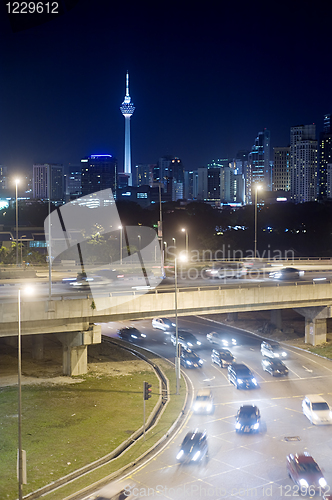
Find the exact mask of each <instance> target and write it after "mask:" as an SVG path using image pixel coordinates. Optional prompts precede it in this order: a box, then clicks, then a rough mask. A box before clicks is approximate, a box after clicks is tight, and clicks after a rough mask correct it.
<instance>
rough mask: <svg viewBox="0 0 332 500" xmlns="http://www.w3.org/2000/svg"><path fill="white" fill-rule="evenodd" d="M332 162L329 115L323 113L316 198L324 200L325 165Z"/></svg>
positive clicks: (325, 194)
mask: <svg viewBox="0 0 332 500" xmlns="http://www.w3.org/2000/svg"><path fill="white" fill-rule="evenodd" d="M331 163H332V128H331V115H330V114H326V115H324V130H323V132H321V134H320V137H319V174H318V199H319V200H324V199H325V198H326V197H329V196H328V192H327V184H328V179H327V166H328V165H329V164H331Z"/></svg>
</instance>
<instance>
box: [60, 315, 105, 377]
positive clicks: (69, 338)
mask: <svg viewBox="0 0 332 500" xmlns="http://www.w3.org/2000/svg"><path fill="white" fill-rule="evenodd" d="M57 338H58V339H59V340H60V342H61V343H62V345H63V357H62V359H63V364H62V369H63V374H64V375H68V376H70V377H73V376H75V375H83V374H84V373H87V371H88V345H91V344H100V342H101V326H100V325H91V326H90V328H89V330H87V331H84V332H70V333H60V334H58V335H57Z"/></svg>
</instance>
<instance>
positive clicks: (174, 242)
mask: <svg viewBox="0 0 332 500" xmlns="http://www.w3.org/2000/svg"><path fill="white" fill-rule="evenodd" d="M172 241H173V246H174V247H176V238H172Z"/></svg>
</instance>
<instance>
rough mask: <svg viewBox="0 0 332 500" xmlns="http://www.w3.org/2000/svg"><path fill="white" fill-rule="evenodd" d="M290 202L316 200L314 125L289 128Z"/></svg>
mask: <svg viewBox="0 0 332 500" xmlns="http://www.w3.org/2000/svg"><path fill="white" fill-rule="evenodd" d="M290 192H291V201H294V202H295V203H305V202H308V201H316V200H317V141H316V125H314V124H312V125H298V126H296V127H291V133H290Z"/></svg>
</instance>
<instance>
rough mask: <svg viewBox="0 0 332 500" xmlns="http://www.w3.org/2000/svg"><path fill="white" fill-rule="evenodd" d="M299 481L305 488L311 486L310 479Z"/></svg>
mask: <svg viewBox="0 0 332 500" xmlns="http://www.w3.org/2000/svg"><path fill="white" fill-rule="evenodd" d="M299 483H300V486H303V487H304V488H309V484H308V481H306V480H305V479H300V481H299Z"/></svg>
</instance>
